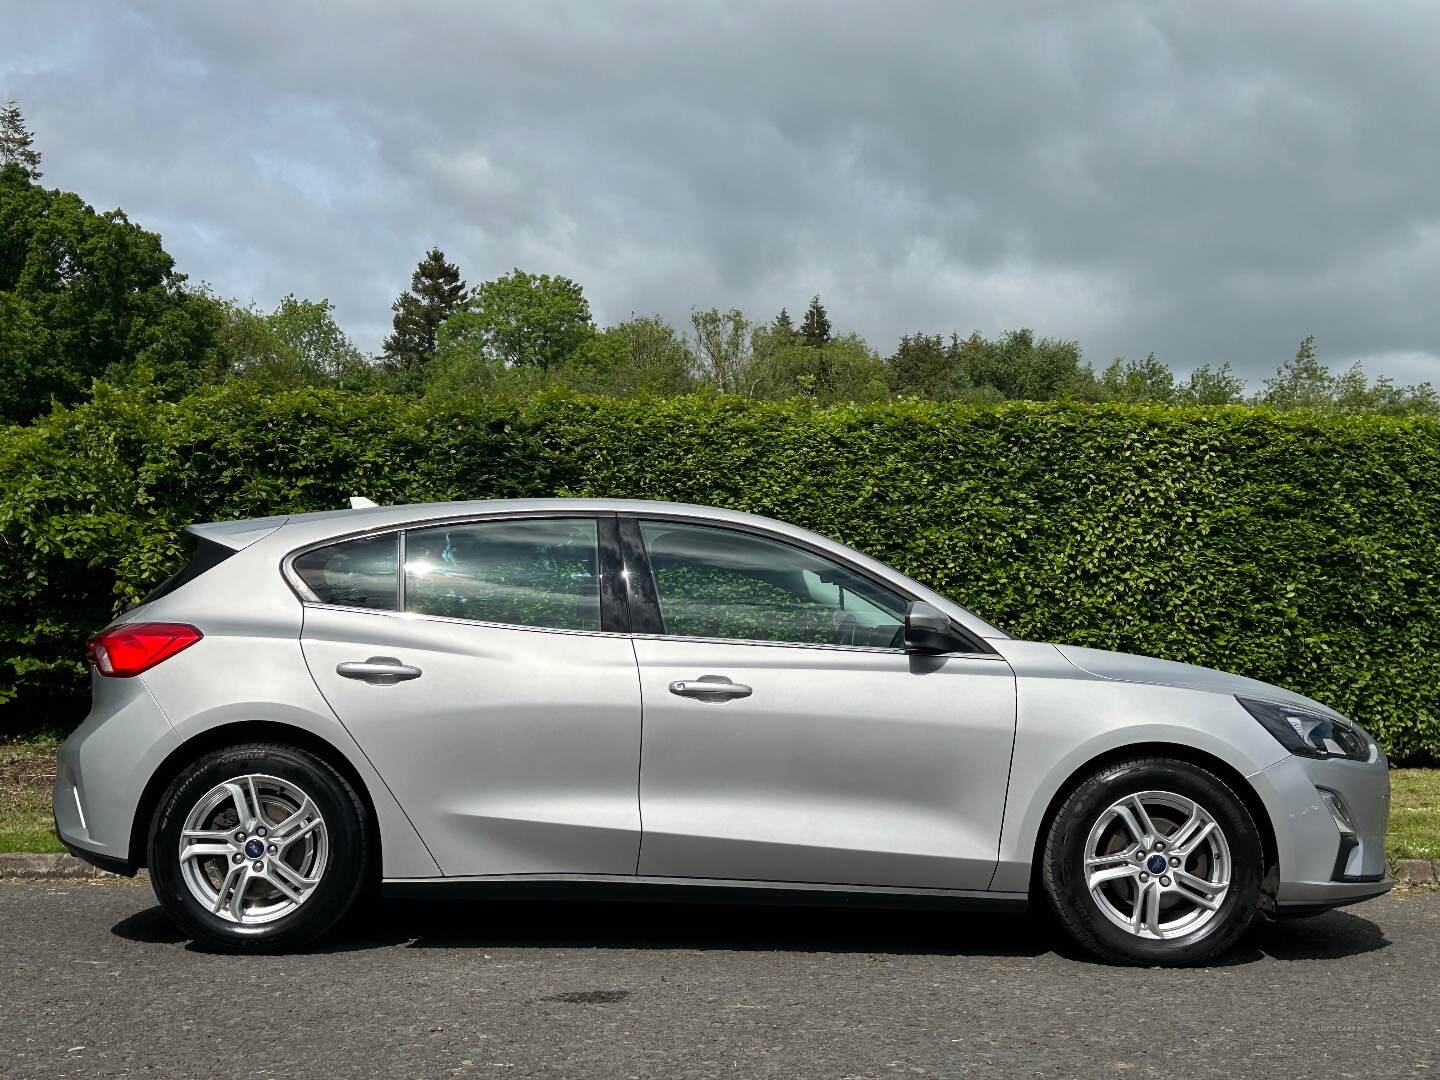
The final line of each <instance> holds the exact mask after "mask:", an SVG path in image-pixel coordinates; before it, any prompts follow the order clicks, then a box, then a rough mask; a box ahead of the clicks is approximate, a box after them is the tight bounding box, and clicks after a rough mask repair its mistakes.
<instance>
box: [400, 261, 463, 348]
mask: <svg viewBox="0 0 1440 1080" xmlns="http://www.w3.org/2000/svg"><path fill="white" fill-rule="evenodd" d="M464 300H465V282H464V281H462V280H461V278H460V268H459V267H458V266H456V265H455V264H453V263H449V262H446V261H445V253H444V252H443V251H441V250H440V249H439V248H438V247H432V248H431V249H430V250H429V251H427V252H426V253H425V257H424V258H423V259H421V260H420V263H419V265H417V266H416V267H415V272H414V273H412V274H411V275H410V289H409V291H408V292H403V293H401V294H400V295H399V297H397V298H396V300H395V303H393V304H391V305H390V310H391V311H393V312H394V313H395V318H394V322H393V325H394V328H395V329H394V332H393V333H392V334H391V335H390V336H389V337H387V338H386V339H385V346H384V348H385V356H386V359H387V360H388V361H389V362H390V364H391V366H392V367H394V368H396V369H398V370H399V371H400V372H401V373H402V374H405V375H409V376H414V375H416V374H417V373H418V372H419V370H420V369H421V368H423V367H424V366H425V364H426V363H427V362H428V361H429V360H430V358H431V357H432V356H434V354H435V346H436V335H437V334H438V332H439V330H440V324H441V323H443V322H444V321H445V320H446V319H448V318H449V317H450V316H451V315H452V314H454V313H455V312H456V311H458V310H459V309H460V307H461V306H462V304H463V303H464Z"/></svg>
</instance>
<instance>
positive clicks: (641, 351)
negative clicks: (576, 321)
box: [559, 315, 695, 396]
mask: <svg viewBox="0 0 1440 1080" xmlns="http://www.w3.org/2000/svg"><path fill="white" fill-rule="evenodd" d="M559 370H560V373H561V378H562V380H563V381H564V382H565V384H566V385H568V386H571V387H573V388H574V389H576V390H582V391H585V392H587V393H597V394H613V395H617V396H624V395H629V394H683V393H685V392H686V391H688V390H691V389H693V388H694V386H695V375H694V371H695V354H694V353H693V352H691V351H690V344H689V342H687V341H686V340H685V338H684V337H683V336H682V335H681V334H680V333H678V332H677V331H676V329H675V328H674V327H673V326H671V325H670V324H669V323H667V322H666V321H665V320H664V319H662V318H661V317H660V316H659V315H631V316H630V318H628V319H626V320H625V321H624V322H622V323H619V324H617V325H615V326H609V327H606V328H605V329H604V330H602V331H601V332H600V333H598V334H596V335H595V336H594V337H593V338H591V339H590V341H589V342H588V343H587V344H586V345H585V347H584V348H582V349H581V350H580V352H579V353H578V354H577V356H576V357H575V358H574V359H573V360H571V361H570V362H569V363H568V364H565V365H562V367H561V368H560V369H559Z"/></svg>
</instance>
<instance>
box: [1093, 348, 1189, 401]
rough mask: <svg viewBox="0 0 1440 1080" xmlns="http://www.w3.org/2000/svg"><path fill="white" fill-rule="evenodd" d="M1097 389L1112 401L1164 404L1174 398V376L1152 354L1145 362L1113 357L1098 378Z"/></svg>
mask: <svg viewBox="0 0 1440 1080" xmlns="http://www.w3.org/2000/svg"><path fill="white" fill-rule="evenodd" d="M1100 388H1101V390H1102V391H1103V393H1104V396H1105V397H1106V398H1108V399H1109V400H1111V401H1129V402H1135V403H1141V402H1158V403H1161V404H1163V403H1166V402H1169V401H1173V400H1174V398H1175V375H1174V373H1173V372H1172V371H1171V370H1170V369H1169V368H1168V367H1166V366H1165V365H1164V364H1162V363H1161V362H1160V361H1159V360H1156V359H1155V354H1154V353H1151V354H1150V355H1149V356H1147V357H1145V359H1144V360H1122V359H1121V358H1119V357H1116V358H1115V360H1114V362H1113V363H1111V365H1110V366H1109V367H1107V368H1106V369H1105V371H1104V372H1103V373H1102V374H1101V376H1100Z"/></svg>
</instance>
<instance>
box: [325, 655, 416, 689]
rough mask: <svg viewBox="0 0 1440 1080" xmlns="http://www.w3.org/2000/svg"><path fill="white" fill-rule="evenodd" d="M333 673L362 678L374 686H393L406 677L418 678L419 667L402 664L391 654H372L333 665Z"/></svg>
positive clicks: (348, 677) (349, 677)
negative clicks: (363, 658) (368, 656)
mask: <svg viewBox="0 0 1440 1080" xmlns="http://www.w3.org/2000/svg"><path fill="white" fill-rule="evenodd" d="M335 674H336V675H340V676H343V677H344V678H347V679H364V680H365V681H366V682H368V683H372V684H373V685H375V686H393V685H395V684H396V683H398V682H404V681H405V680H406V679H418V678H419V677H420V669H419V668H418V667H411V666H410V665H409V664H402V663H401V662H400V661H399V660H397V659H395V657H393V656H372V657H370V659H369V660H363V661H362V660H351V661H348V662H347V663H344V664H336V665H335Z"/></svg>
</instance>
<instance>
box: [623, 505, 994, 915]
mask: <svg viewBox="0 0 1440 1080" xmlns="http://www.w3.org/2000/svg"><path fill="white" fill-rule="evenodd" d="M627 527H630V528H633V526H627ZM639 531H640V533H641V534H642V537H641V538H642V539H643V549H644V551H645V553H646V555H647V556H648V563H649V566H650V568H651V570H652V576H651V578H650V580H649V581H647V582H645V583H644V585H645V587H644V588H643V589H640V590H636V589H635V588H633V585H634V584H635V583H634V582H632V594H631V595H632V598H633V597H635V596H636V595H637V591H638V592H640V593H650V595H651V597H652V599H656V600H658V615H659V622H660V625H659V626H652V627H650V629H652V630H656V631H658V632H657V633H653V634H648V635H641V636H637V638H636V640H635V650H636V656H637V659H638V661H639V665H640V684H641V693H642V695H643V699H644V716H645V731H644V746H643V752H642V758H641V771H640V799H641V809H642V813H643V817H644V821H645V836H644V842H643V844H642V847H641V852H640V865H639V871H640V873H641V874H642V875H658V876H666V877H704V878H728V879H736V880H748V881H776V882H806V883H833V884H839V885H877V886H903V887H914V888H943V889H985V888H987V887H988V885H989V882H990V878H991V875H992V874H993V872H994V869H995V864H996V858H997V850H998V845H999V838H1000V823H1001V816H1002V813H1003V810H1004V805H1005V788H1006V782H1007V779H1008V776H1009V767H1010V752H1011V746H1012V743H1013V738H1014V731H1015V680H1014V676H1013V674H1012V672H1011V670H1010V667H1009V665H1008V664H1006V663H1005V661H1004V660H1002V659H1000V658H999V657H997V656H994V655H991V654H975V655H963V654H953V655H941V656H932V655H920V654H911V653H907V652H905V651H904V649H903V648H902V647H901V642H902V630H901V627H902V624H903V619H904V611H905V606H906V603H907V602H908V599H909V598H908V597H904V596H901V595H900V594H898V593H897V592H895V591H893V590H892V589H890V588H889V587H888V586H885V585H882V584H878V583H876V582H875V581H873V580H871V579H870V578H868V577H865V576H862V575H860V574H859V573H857V572H855V571H853V570H851V569H849V568H847V567H845V566H842V565H840V564H839V563H837V562H835V561H832V560H830V559H828V558H826V557H824V556H821V555H819V554H817V553H814V552H812V551H810V550H809V549H804V548H800V547H797V546H792V545H790V544H788V543H783V542H780V541H777V540H775V539H770V538H765V537H761V536H758V535H755V534H753V533H748V532H742V531H734V530H730V529H725V528H721V527H718V526H708V525H696V524H691V523H683V522H673V521H643V522H640V523H639ZM639 546H640V545H639V544H635V545H634V547H639ZM629 561H630V560H629V559H628V558H627V570H628V571H629V572H630V573H632V574H634V573H636V569H635V568H634V567H630V566H628V563H629ZM651 582H653V586H654V588H653V593H651V592H650V583H651Z"/></svg>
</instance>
